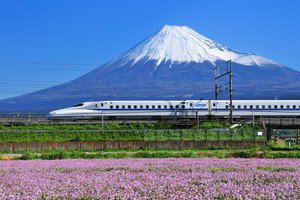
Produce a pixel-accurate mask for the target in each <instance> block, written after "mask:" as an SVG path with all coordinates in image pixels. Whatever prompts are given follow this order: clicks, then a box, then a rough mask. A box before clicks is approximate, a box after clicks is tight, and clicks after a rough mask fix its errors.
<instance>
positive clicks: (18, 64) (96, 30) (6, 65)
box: [0, 0, 300, 99]
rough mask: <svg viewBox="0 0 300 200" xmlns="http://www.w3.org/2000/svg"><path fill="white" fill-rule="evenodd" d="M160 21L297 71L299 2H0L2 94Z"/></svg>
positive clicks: (88, 63)
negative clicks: (189, 29) (181, 26)
mask: <svg viewBox="0 0 300 200" xmlns="http://www.w3.org/2000/svg"><path fill="white" fill-rule="evenodd" d="M166 24H168V25H184V26H188V27H190V28H192V29H194V30H195V31H196V32H198V33H200V34H202V35H204V36H205V37H208V38H210V39H212V40H214V41H215V42H218V43H220V44H222V45H225V46H228V47H230V48H233V49H235V50H238V51H240V52H244V53H248V52H253V53H255V54H258V55H260V56H263V57H265V58H268V59H270V60H273V61H275V62H278V63H280V64H283V65H286V66H288V67H291V68H294V69H296V70H299V71H300V58H299V52H300V39H299V35H300V1H298V0H257V1H256V0H249V1H247V0H226V1H225V0H214V1H207V0H189V1H181V0H178V1H177V0H149V1H148V0H126V1H125V0H107V1H104V0H103V1H100V0H77V1H76V0H48V1H46V0H43V1H41V0H35V1H33V0H26V1H24V0H20V1H15V0H0V72H1V73H0V74H1V75H0V99H3V98H8V97H14V96H18V95H21V94H26V93H29V92H33V91H37V90H40V89H42V88H47V87H49V86H52V85H56V84H59V83H64V82H67V81H70V80H73V79H74V78H77V77H79V76H80V75H83V74H84V73H86V72H88V71H90V70H92V69H95V68H97V67H99V66H101V65H102V64H104V63H106V62H108V61H110V60H111V59H113V58H115V57H117V56H119V55H120V54H121V53H123V52H125V51H126V50H128V49H130V48H131V47H133V46H134V45H136V44H138V43H139V42H141V41H142V40H144V39H145V38H147V37H148V36H150V35H151V34H153V33H154V32H156V31H157V30H158V29H160V28H161V27H162V26H164V25H166ZM39 63H40V64H39ZM51 63H52V64H51Z"/></svg>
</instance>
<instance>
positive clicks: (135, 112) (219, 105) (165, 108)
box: [47, 100, 300, 119]
mask: <svg viewBox="0 0 300 200" xmlns="http://www.w3.org/2000/svg"><path fill="white" fill-rule="evenodd" d="M232 104H233V116H234V118H247V117H253V116H255V117H260V116H263V117H298V118H299V117H300V100H233V103H232ZM197 114H198V115H199V116H200V117H206V116H213V117H218V118H228V117H229V114H230V101H229V100H184V101H96V102H84V103H81V104H78V105H75V106H73V107H70V108H64V109H59V110H54V111H52V112H50V113H49V114H48V115H47V118H48V119H101V118H105V119H107V118H109V119H118V118H124V117H126V118H130V117H133V118H138V117H144V118H152V117H153V118H156V117H164V118H166V117H169V118H174V117H175V115H176V117H183V116H186V115H188V116H196V115H197Z"/></svg>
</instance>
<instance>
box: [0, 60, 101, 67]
mask: <svg viewBox="0 0 300 200" xmlns="http://www.w3.org/2000/svg"><path fill="white" fill-rule="evenodd" d="M0 63H6V64H32V65H78V66H82V65H90V66H99V65H103V63H102V64H91V63H55V62H24V61H4V60H0Z"/></svg>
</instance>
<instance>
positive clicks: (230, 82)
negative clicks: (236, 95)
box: [215, 60, 233, 124]
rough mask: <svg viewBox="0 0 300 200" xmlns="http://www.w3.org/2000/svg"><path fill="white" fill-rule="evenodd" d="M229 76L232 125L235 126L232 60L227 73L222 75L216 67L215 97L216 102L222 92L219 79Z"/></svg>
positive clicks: (229, 62) (228, 64) (229, 61)
mask: <svg viewBox="0 0 300 200" xmlns="http://www.w3.org/2000/svg"><path fill="white" fill-rule="evenodd" d="M228 74H229V100H230V123H231V124H233V105H232V95H233V89H232V65H231V60H228V61H227V72H226V73H224V74H221V75H220V71H219V67H218V66H216V67H215V96H216V100H218V95H219V93H221V92H222V86H218V82H217V80H218V78H221V77H223V76H225V75H228Z"/></svg>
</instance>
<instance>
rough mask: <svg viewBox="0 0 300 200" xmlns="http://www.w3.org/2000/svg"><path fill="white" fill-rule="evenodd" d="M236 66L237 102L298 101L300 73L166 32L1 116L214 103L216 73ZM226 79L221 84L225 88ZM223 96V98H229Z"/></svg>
mask: <svg viewBox="0 0 300 200" xmlns="http://www.w3.org/2000/svg"><path fill="white" fill-rule="evenodd" d="M229 59H231V60H232V61H233V63H232V67H233V75H234V76H233V89H234V91H235V93H234V99H274V98H275V97H278V98H281V99H282V98H299V97H300V90H299V88H298V86H299V85H300V82H299V80H300V79H299V78H300V72H298V71H295V70H292V69H290V68H287V67H284V66H282V65H279V64H277V63H275V62H273V61H270V60H268V59H266V58H263V57H261V56H258V55H255V54H253V53H240V52H238V51H236V50H233V49H230V48H228V47H225V46H222V45H221V44H218V43H215V42H213V41H212V40H210V39H208V38H206V37H204V36H201V35H200V34H198V33H196V32H195V31H193V30H192V29H190V28H188V27H185V26H183V27H182V26H164V27H163V28H162V29H161V30H159V31H158V32H157V33H155V34H153V35H152V36H150V37H149V38H147V39H146V40H144V41H143V42H141V43H140V44H139V45H137V46H135V47H133V48H132V49H130V50H129V51H127V52H125V53H124V54H122V55H120V56H119V57H117V58H116V59H114V60H112V61H110V62H108V63H106V64H104V65H102V66H100V67H99V68H97V69H95V70H93V71H91V72H89V73H87V74H85V75H83V76H81V77H79V78H77V79H75V80H73V81H71V82H68V83H64V84H61V85H58V86H55V87H52V88H48V89H45V90H41V91H38V92H34V93H31V94H27V95H23V96H19V97H15V98H10V99H5V100H1V101H0V111H4V112H8V111H24V112H25V111H44V112H46V111H49V110H51V109H57V108H61V107H66V106H72V105H73V104H77V103H80V102H82V101H99V100H137V99H139V100H157V99H198V98H205V99H213V98H214V68H215V66H221V73H222V72H224V70H225V68H226V61H227V60H229ZM227 81H228V79H227V78H226V77H224V78H223V80H220V83H221V82H223V83H225V82H227ZM225 87H226V86H225V85H224V86H223V88H224V92H223V95H221V96H220V97H222V98H228V97H227V96H228V93H226V92H225Z"/></svg>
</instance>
